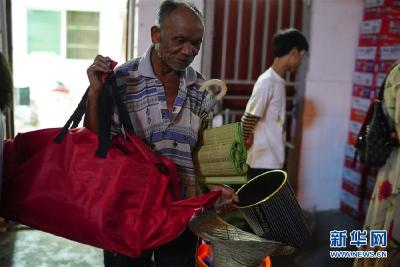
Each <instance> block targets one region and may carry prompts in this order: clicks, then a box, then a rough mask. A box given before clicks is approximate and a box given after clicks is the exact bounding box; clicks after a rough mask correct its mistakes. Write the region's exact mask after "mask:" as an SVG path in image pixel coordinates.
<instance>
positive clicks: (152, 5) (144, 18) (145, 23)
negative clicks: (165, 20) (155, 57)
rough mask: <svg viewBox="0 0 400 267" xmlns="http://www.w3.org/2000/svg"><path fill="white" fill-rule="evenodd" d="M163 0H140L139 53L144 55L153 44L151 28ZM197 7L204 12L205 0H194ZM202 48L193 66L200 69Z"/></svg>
mask: <svg viewBox="0 0 400 267" xmlns="http://www.w3.org/2000/svg"><path fill="white" fill-rule="evenodd" d="M162 1H163V0H139V3H138V5H139V25H138V28H139V34H138V36H139V38H138V55H139V56H141V55H143V53H144V52H146V49H147V48H148V47H149V45H150V44H151V36H150V28H151V26H153V25H154V23H155V21H156V17H157V12H158V8H159V6H160V3H161V2H162ZM192 2H193V3H194V4H195V5H196V7H197V8H198V9H199V10H200V11H201V12H202V13H203V14H204V1H203V0H192ZM201 54H202V50H200V51H199V54H198V55H197V57H196V58H195V59H194V61H193V63H192V64H191V66H192V67H193V68H194V69H195V70H197V71H200V69H201V68H200V64H201Z"/></svg>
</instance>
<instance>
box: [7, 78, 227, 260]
mask: <svg viewBox="0 0 400 267" xmlns="http://www.w3.org/2000/svg"><path fill="white" fill-rule="evenodd" d="M114 82H115V80H114ZM110 90H111V89H109V90H103V91H105V92H107V91H110ZM108 93H109V94H110V92H108ZM85 97H87V94H85V96H84V98H83V99H82V101H81V103H80V105H79V106H78V108H77V110H76V111H75V112H74V114H73V116H71V118H70V120H69V121H68V122H67V124H66V126H65V127H64V128H54V129H44V130H38V131H32V132H27V133H21V134H18V135H17V136H16V137H15V139H13V140H7V141H5V147H4V155H5V157H4V159H5V161H4V173H3V175H4V176H3V190H2V196H1V201H0V216H1V217H5V218H8V219H11V220H14V221H17V222H20V223H23V224H26V225H28V226H31V227H32V228H35V229H39V230H42V231H45V232H48V233H52V234H55V235H58V236H62V237H65V238H68V239H71V240H74V241H78V242H81V243H84V244H88V245H92V246H96V247H99V248H103V249H107V250H110V251H115V252H119V253H121V254H125V255H128V256H132V257H137V256H140V255H141V254H142V253H143V252H144V251H146V250H150V249H154V248H156V247H158V246H160V245H163V244H165V243H167V242H169V241H172V240H174V239H175V238H177V237H178V236H179V234H180V233H182V232H183V231H184V230H185V229H186V227H187V225H188V223H189V221H190V220H191V218H193V216H195V215H196V214H198V213H199V212H202V211H203V209H205V208H208V207H210V206H212V205H213V204H214V202H215V201H216V199H217V198H218V197H219V193H215V192H214V193H208V194H205V195H202V196H199V197H196V198H192V199H187V200H179V178H178V176H177V171H176V168H175V165H174V163H173V162H172V161H170V160H167V159H165V158H163V157H161V156H158V155H156V154H155V153H153V152H152V151H151V150H150V149H149V148H148V146H147V145H146V144H145V143H144V142H143V141H142V140H141V139H140V138H138V137H137V136H134V135H132V134H130V133H129V131H126V134H125V135H122V134H121V135H117V136H113V137H112V138H111V137H110V136H109V135H105V137H104V136H103V138H99V137H98V135H97V134H96V133H94V132H92V131H90V130H88V129H85V128H77V129H72V130H68V128H69V125H70V124H71V123H73V127H76V126H77V125H78V121H80V119H81V117H82V115H83V113H84V109H85V108H84V106H85V103H86V99H85ZM107 97H109V95H106V94H105V96H103V97H102V98H103V99H107ZM118 101H120V100H118ZM119 109H120V107H119ZM105 110H107V108H105ZM108 111H110V109H109V108H108ZM106 113H107V114H103V115H105V117H107V116H108V118H107V120H109V119H110V117H109V116H111V115H109V114H108V113H110V112H106ZM120 113H121V111H120ZM125 115H126V114H125ZM122 117H123V116H122ZM105 125H106V126H104V125H103V126H101V127H100V128H101V129H100V130H99V132H102V131H103V132H104V133H106V132H107V131H108V132H109V123H106V124H105ZM130 127H131V126H130ZM127 128H129V126H128V127H127ZM99 135H100V136H101V134H99ZM56 137H57V138H56ZM55 139H57V141H58V142H59V144H58V143H55V142H54V140H55ZM96 149H97V153H96V155H97V156H96V157H95V156H94V152H95V151H96Z"/></svg>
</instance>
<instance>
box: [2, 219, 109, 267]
mask: <svg viewBox="0 0 400 267" xmlns="http://www.w3.org/2000/svg"><path fill="white" fill-rule="evenodd" d="M0 266H1V267H94V266H103V254H102V250H100V249H97V248H94V247H90V246H86V245H82V244H79V243H76V242H73V241H70V240H67V239H64V238H61V237H57V236H54V235H50V234H47V233H44V232H41V231H36V230H32V229H29V228H25V227H21V226H18V228H16V229H15V230H12V231H10V232H7V233H5V234H1V235H0Z"/></svg>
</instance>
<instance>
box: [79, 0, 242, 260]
mask: <svg viewBox="0 0 400 267" xmlns="http://www.w3.org/2000/svg"><path fill="white" fill-rule="evenodd" d="M203 32H204V24H203V18H202V15H201V13H200V11H199V10H198V9H197V8H196V7H195V6H194V5H193V4H190V3H187V2H178V1H164V2H163V3H162V4H161V6H160V9H159V12H158V17H157V22H156V25H155V26H153V27H152V28H151V39H152V43H153V44H152V45H151V46H150V47H149V48H148V49H147V51H146V52H145V54H144V55H143V56H142V57H139V58H136V59H133V60H131V61H128V62H126V63H125V64H123V65H121V66H119V67H118V68H117V69H116V70H115V76H116V79H117V85H118V91H119V93H120V95H121V98H122V99H123V102H124V104H125V105H126V108H127V110H128V113H129V115H130V118H131V122H132V124H133V127H134V129H135V134H137V135H138V136H140V137H141V138H142V139H143V140H145V141H146V142H147V143H148V144H149V146H150V147H151V148H152V149H153V150H154V151H157V152H158V153H160V154H161V155H163V156H165V157H167V158H169V159H172V160H173V161H174V162H175V163H176V165H177V168H178V173H179V176H180V179H181V185H182V197H190V196H194V195H195V194H196V192H197V190H196V188H197V186H196V184H197V183H196V180H195V172H194V166H193V159H192V152H193V150H194V148H195V147H196V145H197V140H198V133H199V131H200V130H201V127H202V125H203V124H204V121H205V119H206V118H207V111H208V110H210V105H212V104H213V103H215V100H213V98H212V96H211V95H208V94H207V93H204V92H200V91H199V88H200V85H199V83H200V82H202V81H203V79H202V77H201V75H200V74H199V73H197V72H196V71H194V70H193V69H192V68H191V67H190V66H189V65H190V64H191V63H192V62H193V60H194V58H195V57H196V55H197V54H198V52H199V50H200V46H201V43H202V39H203ZM110 64H111V61H110V59H109V58H108V57H103V56H100V55H98V56H97V57H96V58H95V60H94V62H93V64H92V65H91V66H89V68H88V70H87V74H88V77H89V81H90V87H89V100H88V107H87V113H86V116H85V126H86V127H87V128H89V129H91V130H94V131H96V130H97V128H98V121H97V112H96V111H97V107H98V98H99V94H100V90H101V88H102V85H103V82H102V80H101V79H100V76H101V75H99V74H102V73H110V72H112V69H111V67H110ZM114 118H115V119H114V127H113V128H114V131H118V130H120V122H119V120H118V114H114ZM208 187H209V190H210V191H221V197H220V199H219V201H218V202H219V205H220V206H221V207H222V210H223V211H227V210H229V209H231V208H232V207H233V205H234V204H235V203H237V201H238V199H237V196H236V195H235V193H234V192H233V191H232V190H231V189H230V188H228V187H224V186H219V185H210V186H208ZM143 231H146V229H143ZM196 243H197V238H196V236H195V235H194V234H193V233H191V232H190V231H189V230H186V231H185V232H184V233H183V234H181V235H180V236H179V237H178V238H177V239H176V240H175V241H173V242H171V243H169V244H166V245H164V246H162V247H160V248H157V249H156V250H155V251H154V258H155V263H156V266H174V267H179V266H195V257H194V254H195V251H196ZM150 257H151V253H148V254H146V255H143V256H142V257H140V258H137V259H131V258H127V257H125V256H123V255H118V254H116V253H112V252H105V259H104V262H105V265H106V266H149V264H150Z"/></svg>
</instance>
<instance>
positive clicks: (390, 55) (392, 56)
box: [378, 45, 400, 61]
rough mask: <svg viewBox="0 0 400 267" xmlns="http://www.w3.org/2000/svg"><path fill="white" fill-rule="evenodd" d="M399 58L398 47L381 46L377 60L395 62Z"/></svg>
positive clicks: (399, 51)
mask: <svg viewBox="0 0 400 267" xmlns="http://www.w3.org/2000/svg"><path fill="white" fill-rule="evenodd" d="M399 58H400V45H393V46H382V47H380V48H379V55H378V60H381V61H385V60H393V61H395V60H397V59H399Z"/></svg>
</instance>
